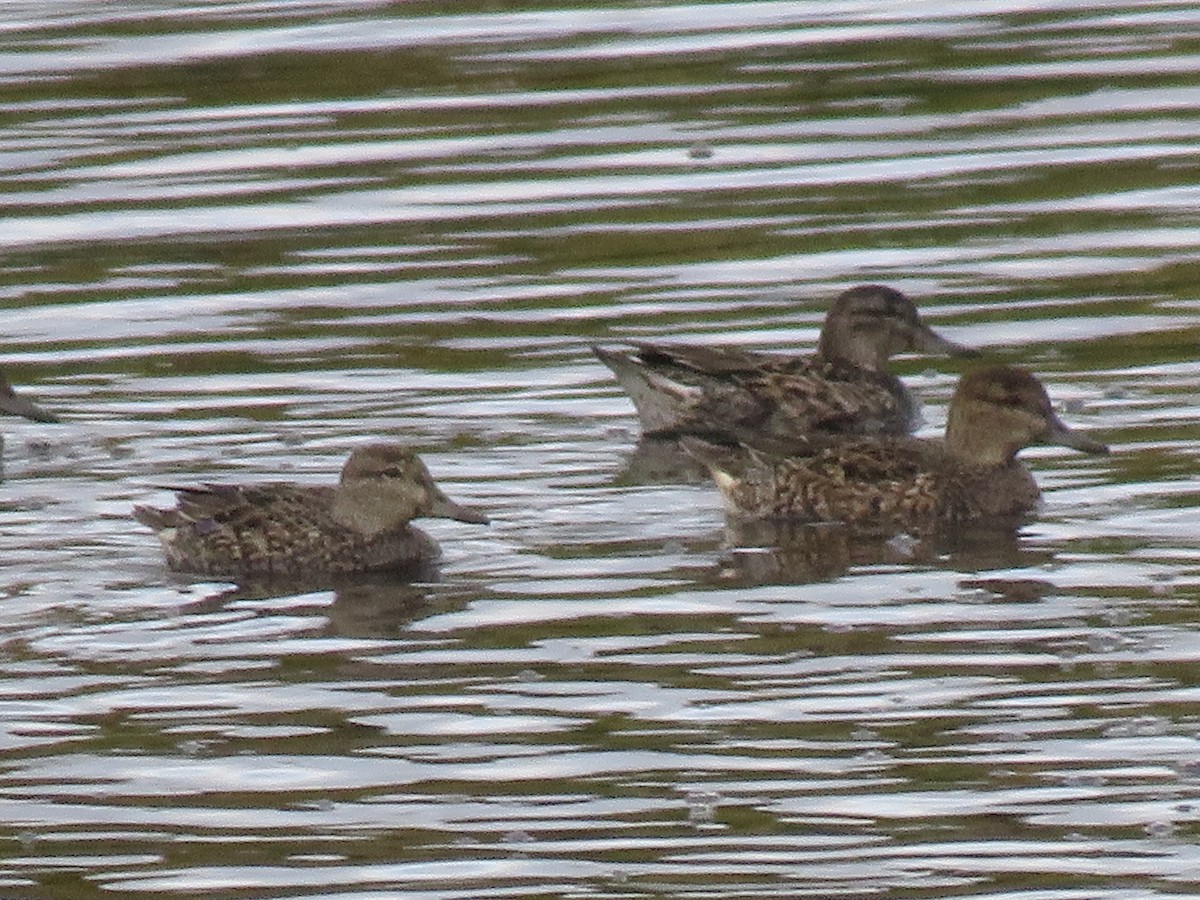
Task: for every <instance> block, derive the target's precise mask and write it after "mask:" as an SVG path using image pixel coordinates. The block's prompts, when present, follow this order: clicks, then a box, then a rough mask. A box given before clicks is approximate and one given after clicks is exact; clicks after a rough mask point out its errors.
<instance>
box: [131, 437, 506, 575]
mask: <svg viewBox="0 0 1200 900" xmlns="http://www.w3.org/2000/svg"><path fill="white" fill-rule="evenodd" d="M167 489H168V490H173V491H175V492H176V493H177V498H178V502H177V505H176V506H175V507H174V508H172V509H156V508H154V507H149V506H135V507H134V509H133V515H134V517H135V518H136V519H137V520H138V521H139V522H141V523H142V524H143V525H146V526H147V527H149V528H151V529H152V530H153V531H154V532H155V534H156V535H157V536H158V538H159V540H160V541H161V542H162V545H163V550H164V552H165V554H166V558H167V564H168V566H170V568H172V569H176V570H179V571H184V572H193V573H196V574H205V575H219V576H231V577H264V576H270V577H277V578H284V579H292V580H296V579H301V578H304V579H309V580H313V579H316V580H318V581H319V580H322V579H323V580H326V581H328V580H329V579H330V578H331V577H333V576H342V575H348V574H351V573H361V572H390V573H394V574H395V575H397V576H398V577H406V578H414V577H416V578H420V577H424V576H427V575H428V574H429V572H430V571H431V567H432V566H433V565H434V564H435V563H436V561H437V559H438V557H439V556H440V548H439V547H438V545H437V543H436V542H435V541H434V540H433V538H431V537H430V536H429V535H427V534H426V533H425V532H423V531H421V530H420V529H417V528H415V527H413V526H412V525H411V524H409V523H410V521H411V520H412V519H414V518H417V517H419V516H437V517H443V518H450V519H457V520H458V521H460V522H470V523H477V524H486V523H487V521H488V518H487V516H485V515H484V514H483V513H481V512H479V511H477V510H474V509H471V508H470V507H466V506H462V505H460V504H458V503H456V502H454V501H453V500H451V499H450V498H449V497H447V496H446V495H445V494H444V493H442V491H441V489H440V488H438V486H437V485H436V484H434V482H433V478H432V477H431V476H430V474H429V471H428V470H427V469H426V468H425V465H424V463H422V462H421V460H420V459H419V458H418V457H417V455H416V454H415V453H414V452H412V451H411V450H409V449H408V448H406V447H402V446H400V445H397V444H389V443H379V444H369V445H367V446H365V447H360V448H358V449H357V450H355V451H354V452H353V453H352V454H351V455H350V458H349V459H348V460H347V461H346V464H345V466H343V468H342V474H341V479H340V481H339V483H338V484H337V485H336V486H308V485H297V484H287V483H282V482H271V483H264V484H253V485H218V484H205V485H199V486H195V487H170V488H167Z"/></svg>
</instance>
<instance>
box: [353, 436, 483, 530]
mask: <svg viewBox="0 0 1200 900" xmlns="http://www.w3.org/2000/svg"><path fill="white" fill-rule="evenodd" d="M332 513H333V517H334V518H335V519H337V520H338V521H339V522H341V523H342V524H343V525H346V526H348V527H350V528H354V529H356V530H357V531H361V532H362V533H363V534H365V535H367V536H368V537H369V536H372V535H375V534H379V533H380V532H383V531H388V530H390V529H393V528H399V527H400V526H402V525H404V524H405V523H407V522H409V521H410V520H412V519H415V518H417V517H419V516H426V517H432V518H443V519H457V520H458V521H460V522H472V523H475V524H480V525H486V524H487V523H488V521H489V520H488V517H487V516H485V515H484V514H483V513H481V512H479V511H478V510H475V509H472V508H470V507H468V506H463V505H461V504H459V503H456V502H455V501H453V500H451V499H450V498H449V497H447V496H446V495H445V494H444V493H442V490H441V488H439V487H438V486H437V485H436V484H434V482H433V477H432V476H431V475H430V474H429V470H428V469H426V468H425V464H424V463H423V462H421V460H420V458H419V457H418V456H417V454H416V453H414V452H413V451H412V450H410V449H408V448H407V447H402V446H400V445H399V444H385V443H380V444H368V445H366V446H365V447H359V448H358V449H357V450H355V451H354V452H353V453H351V454H350V458H349V459H347V460H346V464H345V465H344V466H343V467H342V476H341V480H340V481H339V482H338V488H337V495H336V497H335V499H334V502H333V509H332Z"/></svg>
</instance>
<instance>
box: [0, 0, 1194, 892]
mask: <svg viewBox="0 0 1200 900" xmlns="http://www.w3.org/2000/svg"><path fill="white" fill-rule="evenodd" d="M7 12H8V16H7V21H6V26H7V27H6V29H5V30H4V32H3V39H2V40H0V73H2V74H3V76H4V77H3V78H2V79H0V95H2V96H3V100H4V103H3V113H2V115H3V121H4V126H5V127H4V129H3V131H2V132H0V173H3V176H4V178H5V180H6V188H7V189H6V191H5V192H4V194H3V197H2V199H0V204H3V208H4V212H5V218H6V223H7V226H8V227H7V228H5V229H3V231H2V232H0V248H2V249H3V251H4V258H3V260H2V261H0V266H2V268H3V274H4V282H3V286H0V297H3V303H4V305H5V308H6V309H7V310H8V313H9V314H8V315H7V316H6V317H5V331H4V335H5V343H4V347H3V350H4V352H3V355H2V358H0V365H2V366H3V368H4V371H5V372H6V374H8V375H9V376H10V377H11V378H12V380H13V382H14V384H16V385H17V386H18V388H19V389H21V390H23V391H25V392H26V393H27V394H28V395H29V396H31V397H33V398H35V399H36V400H37V401H38V402H39V403H42V404H43V405H45V406H46V407H48V408H50V409H53V410H54V411H56V412H59V413H61V414H62V416H63V419H64V421H63V422H62V423H61V424H57V425H55V424H42V423H32V422H24V421H19V420H16V419H8V418H6V419H5V420H4V422H3V425H2V426H0V427H2V428H3V431H4V434H5V450H4V457H5V458H4V463H5V477H6V480H5V481H4V482H3V483H0V555H2V557H3V559H4V563H5V564H4V567H3V569H2V572H3V574H2V576H0V596H3V598H4V603H5V611H6V617H5V624H4V627H3V634H2V642H0V650H2V652H3V654H4V657H5V666H4V675H3V678H2V679H0V692H2V695H0V704H2V705H3V709H4V712H5V715H4V717H3V720H2V722H0V747H2V748H3V754H4V756H3V759H4V764H5V770H4V774H3V776H2V777H0V808H2V809H3V813H4V817H5V818H4V821H5V822H6V823H8V824H7V827H6V828H5V829H4V830H3V832H2V833H0V836H3V838H4V839H5V841H6V845H7V853H6V854H5V855H4V858H3V862H2V863H0V878H3V889H2V890H0V893H4V894H5V895H11V896H14V897H40V896H46V895H48V894H52V895H54V896H78V897H89V896H96V895H100V894H102V893H103V894H105V895H107V894H111V893H112V892H114V891H116V892H123V893H133V894H149V893H157V894H161V895H164V896H194V895H196V894H198V893H201V892H205V893H206V894H207V895H211V896H218V897H244V896H250V895H254V896H259V895H262V896H271V897H284V896H288V897H293V896H296V897H298V896H315V895H318V894H319V895H321V896H335V895H336V896H351V895H353V896H355V897H365V896H393V895H395V894H397V893H404V894H406V895H408V894H414V895H415V894H418V893H419V894H420V895H421V896H429V897H447V898H449V897H481V896H487V897H499V896H512V895H520V896H528V895H533V894H536V895H539V896H548V897H549V896H555V897H558V896H563V897H565V896H578V895H580V894H584V893H591V894H597V895H620V896H649V895H653V896H681V897H699V896H707V895H711V894H714V893H719V894H720V895H721V896H723V897H742V896H754V897H762V896H780V897H794V896H797V895H817V894H819V895H821V896H827V895H835V894H845V895H855V896H857V895H861V894H865V893H873V894H879V895H885V894H886V895H889V896H891V895H896V896H901V895H903V896H909V895H911V896H934V895H936V896H939V897H950V896H965V895H967V894H970V895H971V896H996V897H999V896H1004V897H1029V898H1032V897H1033V896H1034V895H1037V896H1039V897H1040V896H1043V895H1046V896H1048V895H1049V894H1051V893H1053V894H1055V895H1056V896H1058V895H1061V896H1063V897H1066V896H1068V895H1069V896H1072V897H1074V896H1088V897H1095V896H1105V897H1108V896H1112V897H1115V896H1117V895H1118V894H1120V895H1121V896H1125V895H1126V894H1129V892H1130V890H1134V889H1132V888H1130V885H1131V884H1133V883H1136V885H1137V886H1138V888H1137V889H1136V890H1137V891H1140V893H1139V896H1142V895H1145V896H1173V895H1176V894H1179V893H1186V892H1187V891H1186V885H1188V884H1191V883H1193V882H1195V880H1196V874H1195V873H1196V871H1197V866H1196V851H1195V849H1194V846H1193V842H1191V841H1189V840H1188V837H1189V836H1190V835H1191V834H1192V833H1193V831H1194V830H1195V828H1196V817H1197V813H1196V810H1197V809H1200V806H1198V805H1197V799H1196V794H1197V776H1198V772H1200V763H1198V761H1200V743H1198V740H1197V736H1196V734H1195V696H1194V694H1195V688H1194V687H1193V686H1192V681H1194V678H1193V676H1192V670H1193V668H1194V664H1195V662H1196V660H1197V659H1198V658H1200V640H1198V639H1197V632H1196V628H1195V625H1194V619H1195V616H1194V615H1193V611H1192V606H1193V601H1194V598H1195V596H1196V587H1197V580H1198V579H1197V568H1196V566H1195V563H1194V560H1195V558H1196V555H1197V550H1198V546H1197V544H1198V541H1197V535H1196V529H1195V527H1194V520H1195V514H1194V510H1195V507H1196V505H1197V504H1196V493H1197V492H1196V490H1195V488H1194V485H1193V481H1194V477H1193V472H1194V471H1195V469H1196V465H1197V462H1198V461H1200V454H1198V453H1197V452H1196V449H1195V446H1196V445H1195V442H1194V437H1195V435H1194V432H1195V428H1194V423H1195V422H1196V420H1197V418H1198V417H1200V405H1198V404H1197V402H1196V397H1195V383H1196V380H1197V377H1198V376H1200V370H1198V368H1197V364H1196V362H1195V357H1196V346H1197V337H1198V330H1197V327H1196V324H1195V310H1196V300H1195V297H1194V290H1193V288H1194V285H1195V283H1196V266H1195V263H1194V261H1193V260H1192V258H1191V257H1192V255H1193V250H1194V245H1195V238H1196V229H1195V219H1196V215H1195V211H1196V207H1197V194H1196V190H1195V187H1194V184H1193V183H1194V182H1195V175H1196V172H1197V167H1196V162H1195V146H1196V139H1197V132H1198V130H1200V125H1198V124H1197V121H1196V119H1195V117H1194V116H1193V115H1192V114H1191V110H1192V109H1194V108H1195V107H1196V101H1197V88H1196V86H1195V84H1194V83H1193V82H1194V77H1193V73H1194V71H1195V69H1196V64H1197V60H1196V58H1195V52H1194V33H1195V30H1196V26H1197V25H1198V24H1200V22H1198V19H1200V13H1198V12H1197V10H1196V9H1195V8H1193V6H1191V5H1188V4H1182V3H1160V4H1155V5H1146V4H1141V5H1136V4H1129V3H1121V2H1113V3H1091V4H1084V5H1064V4H1059V3H1040V4H1034V5H1031V6H1030V5H1027V6H1024V7H1022V8H1021V9H1020V10H1011V9H1009V10H1003V9H998V8H997V7H996V6H995V5H994V4H991V3H975V2H967V3H958V4H938V3H934V4H925V5H923V6H921V7H920V9H915V8H909V7H908V6H905V7H904V9H903V10H902V11H898V10H890V11H889V10H887V9H883V8H880V7H877V6H872V5H870V4H863V3H859V2H854V0H847V2H838V3H827V4H792V3H736V2H735V3H712V4H700V5H690V6H688V5H682V4H673V3H655V4H648V5H645V4H644V5H641V6H637V7H630V8H622V9H617V8H607V7H598V8H595V9H571V8H559V7H555V6H553V5H547V4H540V5H528V4H527V5H526V6H524V7H522V8H516V7H511V5H510V8H506V9H498V8H497V7H496V6H495V5H494V4H463V5H459V6H456V7H455V9H454V11H453V12H452V13H451V14H447V13H446V8H445V6H444V5H438V4H404V5H401V6H387V5H380V4H376V3H362V4H347V3H336V4H333V3H321V2H311V3H302V4H296V3H286V4H285V3H271V2H267V3H243V2H236V0H235V2H228V3H219V4H199V5H197V4H191V5H186V4H184V5H180V4H172V3H168V2H159V3H144V4H140V5H136V6H131V5H123V6H122V7H121V8H120V9H116V8H115V7H114V8H109V6H106V5H96V4H80V3H58V4H13V5H12V6H11V8H10V9H9V10H8V11H7ZM861 282H884V283H888V284H892V285H895V286H897V287H900V288H902V289H904V290H905V291H906V292H907V293H909V294H910V295H911V296H912V297H913V298H914V299H915V300H916V301H917V303H918V305H919V306H920V308H921V310H922V313H923V314H924V315H926V316H927V317H928V319H929V320H930V321H931V322H932V323H933V324H934V325H935V326H936V327H937V328H938V329H939V330H940V331H944V332H945V333H946V334H948V335H949V336H950V337H952V338H953V339H954V340H957V341H961V342H962V343H967V344H971V345H973V346H979V347H984V348H986V349H987V351H988V353H989V357H990V358H994V359H1000V360H1003V361H1008V362H1014V363H1017V364H1019V365H1022V366H1026V367H1029V368H1030V369H1032V370H1033V371H1034V372H1036V373H1037V374H1038V375H1039V377H1041V378H1043V380H1045V382H1046V383H1047V386H1048V389H1049V393H1050V394H1051V396H1052V397H1054V398H1056V400H1057V401H1059V403H1060V405H1061V409H1060V412H1061V413H1062V415H1063V416H1064V418H1065V419H1067V420H1068V421H1069V422H1070V424H1072V425H1073V426H1076V425H1077V426H1079V427H1081V428H1084V429H1087V430H1088V431H1089V432H1094V433H1096V434H1097V435H1098V436H1099V437H1101V438H1103V439H1104V440H1106V441H1108V442H1110V443H1111V444H1112V445H1113V446H1114V450H1115V453H1114V455H1113V456H1112V457H1110V458H1105V459H1096V458H1082V457H1079V456H1077V455H1073V454H1070V452H1069V451H1059V450H1057V449H1049V448H1047V449H1038V450H1035V451H1033V452H1030V453H1029V454H1028V457H1027V458H1028V460H1029V464H1030V467H1031V468H1032V469H1033V471H1034V472H1035V475H1036V476H1037V479H1038V482H1039V484H1040V485H1041V487H1042V489H1043V491H1044V493H1045V507H1044V509H1043V510H1042V511H1041V513H1040V514H1039V515H1038V516H1037V517H1035V518H1034V519H1033V520H1032V521H1031V522H1029V523H1028V524H1026V525H1025V526H1024V527H1023V528H1022V529H1020V530H1019V531H1018V532H1017V533H1015V534H1007V535H1005V536H1004V537H1003V538H996V537H995V536H986V537H982V538H981V537H979V536H978V535H974V534H969V533H964V534H961V535H956V536H955V540H954V541H952V542H950V543H945V544H931V545H924V544H920V543H917V544H910V543H906V542H904V541H898V542H897V541H894V542H892V543H886V542H885V543H881V544H875V545H864V544H860V543H854V542H846V541H843V540H841V539H839V538H838V537H837V536H836V535H835V534H832V533H828V532H819V531H814V530H812V529H808V530H800V531H799V532H798V533H797V534H794V535H791V536H788V537H787V539H783V538H782V537H781V536H779V535H772V536H769V537H764V536H763V535H755V534H738V533H733V532H731V531H730V530H729V529H728V528H727V525H726V523H725V520H724V516H723V514H722V511H721V508H720V503H719V500H718V498H717V496H716V492H715V491H714V490H713V489H712V487H711V485H709V484H707V483H696V484H688V483H667V484H661V483H653V481H654V480H653V479H650V480H649V482H648V481H647V480H646V479H644V478H637V477H632V476H631V475H630V474H629V473H628V472H624V471H623V470H624V469H625V466H626V464H627V462H628V461H629V458H630V455H631V454H632V453H633V451H634V449H635V445H636V442H637V436H638V428H637V423H636V420H635V418H634V415H633V410H632V407H631V405H630V404H629V402H628V400H627V399H626V398H625V397H624V395H623V394H622V393H621V392H620V391H619V389H618V388H617V386H616V385H615V383H614V382H613V381H612V380H611V378H610V376H609V373H608V372H607V370H605V369H603V367H601V366H600V365H599V364H598V363H597V362H596V361H595V360H594V358H593V357H592V356H591V353H590V351H589V350H588V349H587V347H588V344H589V343H591V342H595V341H607V340H620V339H624V338H629V337H646V336H655V337H669V338H671V339H675V340H689V339H695V340H722V341H727V342H730V343H735V344H743V345H747V346H751V347H756V348H762V349H768V350H780V351H791V350H796V351H799V352H806V351H809V350H811V348H812V346H813V344H814V342H815V338H816V333H817V328H818V326H819V323H820V321H821V318H822V317H823V314H824V310H825V307H826V304H827V302H828V301H829V299H831V298H832V297H833V296H835V295H836V294H837V293H838V292H839V291H840V290H842V289H844V288H845V287H847V286H849V285H851V284H856V283H861ZM968 365H969V364H960V363H959V362H952V361H946V360H928V359H908V360H900V361H898V365H897V371H898V372H900V373H901V374H902V375H903V376H904V378H905V381H906V382H907V383H908V384H909V385H910V386H911V387H912V389H913V391H914V393H915V394H916V395H917V396H919V397H920V398H921V399H922V401H923V402H924V405H925V419H926V427H927V432H928V433H937V432H938V431H940V430H941V428H942V425H943V423H944V417H945V405H946V401H947V398H948V396H949V393H950V390H951V388H952V386H953V384H954V383H955V381H956V379H957V377H958V375H959V374H960V373H961V372H962V371H964V370H965V369H966V368H967V366H968ZM385 438H386V439H397V440H402V441H404V442H405V443H408V444H411V445H413V446H414V447H416V448H417V449H418V450H419V451H420V452H421V454H422V456H423V458H424V459H425V460H426V461H427V463H428V464H429V466H430V468H431V470H432V471H434V472H436V473H437V477H438V482H439V484H441V485H442V486H443V487H444V488H445V489H446V491H447V493H448V494H450V495H451V496H453V497H455V498H456V499H460V500H461V501H462V502H464V503H469V504H472V505H476V506H479V507H480V508H483V509H486V510H487V512H488V513H489V515H490V516H491V517H492V519H493V524H492V525H491V526H490V527H489V528H486V529H482V528H470V527H464V526H462V525H458V524H456V523H452V522H433V523H430V524H429V525H428V526H427V528H428V530H429V531H430V532H431V533H432V534H433V535H434V536H435V537H436V538H437V539H438V540H439V542H440V543H441V545H442V547H443V550H444V553H445V558H444V560H443V562H442V566H441V572H440V578H438V579H434V578H432V577H430V578H428V579H426V580H420V581H416V582H412V583H401V582H395V581H383V582H379V581H375V580H370V581H366V582H356V583H352V584H342V585H339V586H338V587H337V589H336V590H313V589H310V588H305V589H300V588H297V587H293V586H287V587H281V586H279V585H267V586H264V585H248V584H245V585H240V586H239V585H233V584H230V583H226V582H219V581H201V580H197V579H188V578H182V577H179V576H174V575H170V574H169V573H167V572H166V570H165V569H164V567H163V564H162V560H161V557H160V554H159V551H158V548H157V546H156V542H155V541H154V538H153V536H152V535H151V534H149V533H148V532H146V531H145V530H144V529H141V528H139V527H138V526H137V525H136V524H134V523H133V522H132V521H131V520H130V519H129V517H128V516H129V510H130V507H131V505H132V504H133V503H135V502H147V501H148V500H153V499H154V493H155V488H154V485H156V484H162V483H177V482H191V481H205V480H213V481H236V480H246V481H251V480H253V481H259V480H265V479H285V480H290V481H298V482H301V483H314V484H315V483H323V482H328V481H330V480H331V479H332V478H334V477H335V476H336V472H337V470H338V468H339V466H340V463H341V460H342V459H344V458H345V456H346V454H347V453H348V452H349V451H350V449H352V448H353V447H355V446H359V445H361V444H363V443H366V442H368V441H371V440H378V439H385ZM422 527H426V526H424V525H423V526H422Z"/></svg>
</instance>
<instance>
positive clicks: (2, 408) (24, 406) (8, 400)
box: [0, 372, 59, 422]
mask: <svg viewBox="0 0 1200 900" xmlns="http://www.w3.org/2000/svg"><path fill="white" fill-rule="evenodd" d="M0 412H2V413H7V414H8V415H10V416H21V417H22V418H25V419H32V420H33V421H35V422H57V421H59V418H58V416H56V415H55V414H54V413H52V412H50V411H49V410H47V409H44V408H43V407H41V406H38V405H37V404H36V403H34V402H33V401H32V400H28V399H26V398H25V397H22V396H21V395H20V394H18V393H17V392H16V391H15V390H14V389H13V386H12V384H11V383H10V382H9V380H8V379H7V378H5V377H4V374H3V373H2V372H0Z"/></svg>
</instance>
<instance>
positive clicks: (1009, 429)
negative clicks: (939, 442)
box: [946, 366, 1109, 466]
mask: <svg viewBox="0 0 1200 900" xmlns="http://www.w3.org/2000/svg"><path fill="white" fill-rule="evenodd" d="M1034 444H1057V445H1060V446H1063V447H1072V448H1074V449H1075V450H1080V451H1082V452H1084V453H1108V452H1109V451H1108V447H1107V446H1106V445H1104V444H1102V443H1100V442H1099V441H1096V440H1093V439H1092V438H1090V437H1088V436H1087V435H1085V434H1082V433H1080V432H1078V431H1075V430H1073V429H1071V428H1068V427H1067V425H1066V424H1065V423H1064V422H1063V421H1062V420H1061V419H1060V418H1059V417H1058V416H1057V415H1055V413H1054V409H1053V408H1052V407H1051V406H1050V398H1049V397H1048V396H1047V395H1046V389H1045V388H1044V387H1042V383H1041V382H1040V381H1038V380H1037V379H1036V378H1034V377H1033V376H1032V375H1031V374H1029V373H1028V372H1026V371H1025V370H1024V369H1018V368H1016V367H1015V366H989V367H988V368H985V369H979V370H978V371H975V372H972V373H970V374H969V375H965V376H964V377H963V378H962V379H961V380H960V381H959V383H958V387H957V388H956V389H955V391H954V396H953V397H952V398H951V400H950V412H949V414H948V416H947V420H946V448H947V449H948V450H949V451H950V452H951V453H952V454H954V455H955V456H956V457H958V458H960V459H962V460H963V461H964V462H967V463H969V464H971V465H974V466H1001V465H1005V464H1006V463H1008V462H1011V461H1012V459H1013V457H1015V456H1016V455H1017V453H1018V451H1020V450H1021V449H1023V448H1025V447H1031V446H1033V445H1034Z"/></svg>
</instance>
